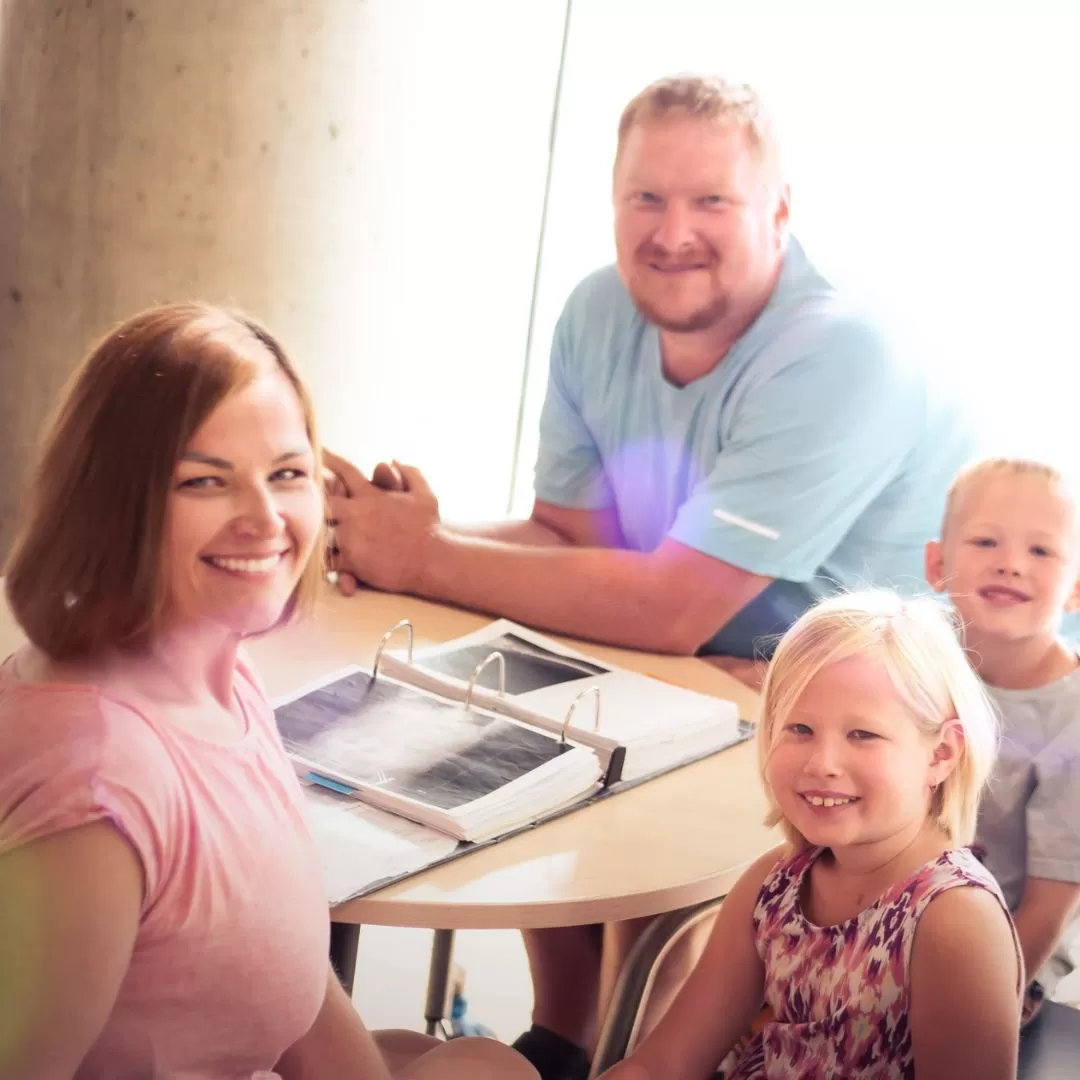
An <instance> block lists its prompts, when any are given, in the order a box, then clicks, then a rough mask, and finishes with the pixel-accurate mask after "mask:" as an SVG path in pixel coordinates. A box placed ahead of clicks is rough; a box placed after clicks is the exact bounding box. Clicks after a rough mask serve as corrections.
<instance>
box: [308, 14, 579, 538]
mask: <svg viewBox="0 0 1080 1080" xmlns="http://www.w3.org/2000/svg"><path fill="white" fill-rule="evenodd" d="M366 8H367V14H366V17H365V26H364V32H363V35H362V36H361V37H359V38H358V40H357V41H356V42H355V43H354V44H352V45H351V46H350V51H349V55H348V59H347V61H346V62H348V63H350V64H351V66H352V68H353V70H354V71H355V94H356V95H357V98H358V99H359V101H361V102H362V103H363V104H362V106H359V105H358V106H357V107H356V108H355V109H349V108H346V109H345V112H346V113H352V114H353V115H362V117H363V130H362V132H359V133H357V132H350V133H348V135H347V136H346V134H345V133H343V136H342V137H343V138H346V137H347V138H349V140H350V141H351V145H352V150H353V153H354V154H355V157H356V168H355V171H350V172H349V173H348V174H346V173H340V174H339V175H338V181H337V186H336V188H333V189H331V188H327V189H326V190H323V191H321V192H319V197H320V198H322V199H323V200H324V205H325V208H326V209H325V213H326V214H328V215H335V216H336V217H337V218H338V219H339V225H338V228H337V233H338V243H337V246H336V248H335V249H333V250H329V251H327V258H328V259H330V260H336V261H340V263H341V264H342V273H341V275H340V277H338V278H337V279H336V280H335V275H334V274H333V273H332V272H325V273H323V274H322V275H321V279H322V285H323V287H326V288H329V290H330V294H329V295H327V296H325V297H324V298H323V300H322V306H323V307H325V308H326V309H327V310H330V311H333V312H335V316H334V318H333V319H332V320H328V322H327V325H326V330H325V334H324V337H323V340H322V342H321V345H320V347H318V348H317V349H315V350H314V351H315V352H316V353H318V355H313V356H310V357H309V358H308V362H307V364H306V368H307V370H308V372H309V373H310V375H311V378H312V381H313V384H314V390H315V397H316V404H317V406H318V410H319V415H320V419H321V422H322V426H323V433H324V438H325V441H326V442H327V444H328V445H329V446H331V447H332V448H335V449H337V450H338V452H339V453H344V454H346V455H349V456H351V457H353V458H354V459H356V460H357V461H358V462H359V463H360V464H361V465H362V466H364V467H368V468H370V467H371V466H372V465H374V463H375V462H376V461H378V460H380V459H381V458H386V457H391V456H393V457H397V458H398V459H399V460H402V461H406V462H410V463H413V464H416V465H419V466H420V467H421V468H422V469H423V470H424V472H425V474H426V475H427V476H428V478H429V480H430V481H431V483H432V486H433V487H434V488H435V490H436V492H437V493H438V494H439V495H440V497H441V502H442V510H443V514H444V516H445V517H446V518H448V519H464V518H484V517H501V516H503V515H504V514H505V512H506V506H507V497H508V493H509V489H510V473H511V462H512V457H513V449H514V441H515V437H516V430H517V418H518V406H519V402H520V399H521V390H522V377H523V372H524V365H525V349H526V338H527V327H528V316H529V306H530V302H531V297H532V288H533V278H534V273H535V267H536V258H537V248H538V243H539V232H540V221H541V210H542V205H543V194H544V183H545V176H546V170H547V161H548V151H549V139H550V130H551V119H552V109H553V104H554V97H555V84H556V78H557V74H558V64H559V53H560V50H561V47H562V35H563V26H564V19H565V10H566V8H565V3H564V2H563V0H513V3H507V2H505V0H455V2H454V3H448V2H446V0H378V2H376V0H370V2H369V3H368V4H367V5H366ZM335 52H336V54H337V55H335V56H334V57H332V58H330V57H327V58H326V60H325V61H324V62H331V61H332V62H334V63H340V62H342V59H343V56H342V54H343V53H344V52H345V50H344V48H343V47H342V46H340V45H339V46H337V47H336V49H335ZM358 248H359V251H358V250H357V249H358ZM358 271H359V272H358ZM335 289H336V293H335V291H334V290H335ZM299 311H300V312H301V313H302V311H303V305H300V307H299ZM342 313H349V314H350V319H349V320H346V319H344V318H343V317H342ZM346 321H351V322H352V327H351V328H346V326H345V323H346ZM313 332H314V330H313V328H312V327H310V326H307V327H305V336H306V339H307V340H308V341H309V342H310V340H311V335H312V333H313ZM309 348H310V346H309Z"/></svg>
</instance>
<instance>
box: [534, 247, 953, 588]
mask: <svg viewBox="0 0 1080 1080" xmlns="http://www.w3.org/2000/svg"><path fill="white" fill-rule="evenodd" d="M973 452H974V442H973V439H972V438H971V435H970V433H969V430H968V427H967V425H966V424H965V423H964V421H963V419H962V416H961V414H960V412H959V411H958V410H957V409H956V408H955V407H954V406H953V404H952V403H951V401H950V400H949V399H948V397H947V396H946V395H945V394H944V393H943V392H941V391H939V390H936V389H935V388H934V386H933V384H932V380H931V379H930V377H929V374H928V373H927V372H926V371H924V370H923V369H922V368H921V367H920V366H919V365H918V364H917V363H913V362H912V360H911V359H910V358H908V357H900V356H898V355H896V354H895V353H894V352H893V351H892V350H891V349H890V348H889V346H888V343H887V342H886V341H885V340H884V338H883V337H882V335H881V333H880V332H879V331H878V330H877V329H876V328H875V327H874V326H873V325H872V324H871V322H870V321H868V320H867V319H866V318H865V317H864V316H862V315H860V314H859V313H857V312H855V311H853V310H850V309H849V308H847V307H846V306H845V305H844V303H843V301H842V300H841V298H840V297H839V296H838V295H837V293H836V290H835V289H834V288H833V287H832V286H831V285H830V284H829V282H827V281H826V280H825V279H824V278H823V277H822V276H821V275H820V274H819V273H818V272H817V271H816V270H815V269H814V267H813V266H812V265H811V264H810V262H809V260H808V259H807V258H806V256H805V254H804V253H803V251H802V249H801V248H800V247H799V245H798V244H797V243H796V242H795V241H794V240H792V241H790V242H789V246H788V250H787V253H786V255H785V259H784V266H783V269H782V272H781V275H780V278H779V281H778V283H777V287H776V289H775V290H774V292H773V296H772V298H771V299H770V301H769V303H768V305H767V306H766V307H765V309H764V311H763V312H762V313H761V315H760V316H759V317H758V318H757V320H756V321H755V322H754V323H753V324H752V325H751V326H750V328H749V329H748V330H747V331H746V333H745V334H744V335H743V337H742V338H740V339H739V341H738V342H737V343H736V344H735V346H734V347H733V348H732V349H731V350H730V351H729V352H728V354H727V355H726V356H725V357H724V359H723V362H722V363H720V364H719V365H718V366H717V367H716V368H715V369H714V370H713V371H711V372H710V373H709V374H707V375H705V376H703V377H702V378H700V379H697V380H695V381H694V382H692V383H690V384H689V385H687V386H684V387H677V386H674V385H672V384H671V383H669V382H668V381H667V380H666V379H665V377H664V375H663V370H662V366H661V354H660V339H659V334H658V331H657V329H656V327H655V326H653V325H651V324H650V323H649V322H647V321H646V319H645V318H644V317H643V316H642V315H641V313H640V312H639V311H638V310H637V308H636V307H635V306H634V303H633V301H632V300H631V298H630V295H629V293H628V292H627V291H626V288H625V286H624V285H623V283H622V281H621V280H620V278H619V276H618V273H617V272H616V270H615V268H614V267H608V268H605V269H603V270H599V271H597V272H596V273H594V274H591V275H590V276H589V277H587V278H586V279H585V280H584V281H583V282H582V283H581V284H580V285H579V286H578V287H577V288H576V289H575V290H574V292H573V293H572V294H571V296H570V299H569V300H568V302H567V304H566V307H565V309H564V311H563V313H562V316H561V318H560V320H559V323H558V325H557V327H556V330H555V336H554V341H553V344H552V353H551V370H550V373H549V377H548V389H547V398H546V401H545V403H544V409H543V413H542V417H541V425H540V450H539V455H538V459H537V464H536V480H535V490H536V496H537V498H539V499H541V500H543V501H545V502H550V503H553V504H556V505H559V506H566V507H576V508H591V509H599V508H604V507H610V506H614V507H615V508H616V510H617V513H618V519H619V523H620V525H621V528H622V534H623V538H624V540H625V541H626V544H627V546H628V547H630V548H632V549H636V550H638V551H652V550H654V549H655V548H656V547H657V546H658V545H659V544H660V543H661V542H662V541H663V540H664V539H665V538H666V537H671V538H673V539H675V540H677V541H679V542H680V543H682V544H685V545H687V546H689V547H692V548H695V549H697V550H698V551H702V552H704V553H705V554H707V555H711V556H713V557H714V558H717V559H723V560H724V561H725V562H729V563H731V564H733V565H735V566H738V567H741V568H742V569H744V570H747V571H751V572H753V573H756V574H762V575H765V576H768V577H774V578H780V579H785V580H787V581H792V582H806V583H810V584H811V585H812V587H813V589H814V591H815V592H826V591H831V590H832V589H834V588H835V587H836V584H839V585H841V586H846V587H863V586H867V585H871V584H873V585H881V586H893V587H895V588H898V589H900V590H903V591H906V592H915V591H923V590H924V589H925V588H926V586H925V583H924V578H923V549H924V545H925V543H926V541H927V540H929V539H931V538H933V537H935V536H937V535H938V533H939V530H940V526H941V516H942V511H943V509H944V504H945V493H946V491H947V489H948V487H949V484H950V483H951V481H952V479H953V476H954V475H955V473H956V472H957V470H958V469H959V468H960V466H961V465H962V464H964V462H965V461H967V460H968V459H969V458H970V457H971V456H972V454H973Z"/></svg>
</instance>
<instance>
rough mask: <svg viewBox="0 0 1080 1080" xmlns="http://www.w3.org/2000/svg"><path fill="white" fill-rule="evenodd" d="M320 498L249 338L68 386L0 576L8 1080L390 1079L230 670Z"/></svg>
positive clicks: (432, 1059)
mask: <svg viewBox="0 0 1080 1080" xmlns="http://www.w3.org/2000/svg"><path fill="white" fill-rule="evenodd" d="M319 477H320V454H319V445H318V440H317V438H316V434H315V426H314V421H313V417H312V410H311V404H310V401H309V399H308V396H307V393H306V391H305V389H304V387H303V385H302V383H301V381H300V379H299V377H298V376H297V374H296V372H295V370H294V369H293V367H292V365H291V364H290V362H289V360H288V358H287V357H286V356H285V354H284V353H283V351H282V350H281V348H280V346H279V345H278V344H277V343H276V342H275V341H274V339H273V338H272V337H271V336H270V335H269V334H268V333H267V332H266V331H265V330H264V329H262V328H261V327H259V326H258V325H256V324H255V323H253V322H251V321H250V320H248V319H246V318H244V317H242V316H239V315H234V314H230V313H227V312H224V311H220V310H217V309H213V308H209V307H203V306H200V305H177V306H170V307H162V308H157V309H154V310H151V311H148V312H145V313H143V314H142V315H139V316H137V317H135V318H134V319H132V320H130V321H129V322H127V323H126V324H124V325H122V326H120V327H119V328H118V329H117V330H115V331H114V332H113V333H112V334H110V335H109V336H108V337H107V338H106V339H105V340H104V341H102V342H101V344H100V345H98V347H97V348H96V349H95V350H94V351H93V352H92V353H91V354H90V356H89V357H88V358H87V359H86V361H85V362H84V363H83V365H82V367H81V368H80V369H79V371H78V372H77V373H76V375H75V376H74V378H73V380H72V382H71V384H70V386H69V388H68V390H67V392H66V394H65V396H64V400H63V403H62V405H61V407H60V410H59V413H58V415H57V416H56V418H55V420H54V421H53V423H52V426H51V428H50V430H49V432H48V434H47V437H46V440H45V445H44V448H43V452H42V456H41V460H40V465H39V468H38V470H37V474H36V477H35V479H34V482H33V484H32V487H31V490H30V493H29V498H28V501H27V504H26V507H25V514H24V517H23V521H22V524H21V529H20V531H19V534H18V537H17V539H16V542H15V546H14V549H13V551H12V554H11V558H10V561H9V564H8V567H7V578H6V588H7V595H8V601H9V603H10V606H11V610H12V612H13V613H14V615H15V618H16V619H17V620H18V622H19V624H20V625H21V627H22V628H23V630H24V632H25V634H26V636H27V638H28V639H29V643H28V644H27V645H26V646H25V647H24V648H22V649H21V650H19V651H18V652H17V653H16V654H14V655H13V656H12V657H10V658H9V659H8V660H7V661H6V662H5V663H4V665H3V667H2V668H0V926H2V927H3V928H4V933H3V934H2V935H0V1003H2V1008H0V1014H2V1017H3V1018H2V1019H0V1077H2V1078H3V1080H8V1078H14V1077H19V1078H25V1077H31V1076H32V1077H35V1078H36V1080H54V1078H55V1080H60V1078H63V1080H70V1078H72V1077H77V1078H79V1080H87V1078H98V1077H100V1078H103V1080H104V1078H108V1080H128V1078H131V1080H134V1078H136V1077H138V1078H140V1080H141V1078H145V1077H170V1078H172V1077H180V1076H183V1077H196V1076H197V1077H199V1078H206V1080H210V1078H213V1080H226V1078H228V1080H239V1078H241V1077H243V1078H245V1080H250V1078H259V1080H266V1078H268V1077H272V1076H280V1077H281V1078H283V1080H299V1078H308V1077H312V1078H314V1077H318V1078H331V1077H333V1078H335V1080H336V1078H338V1077H357V1078H358V1080H389V1076H390V1073H389V1071H388V1067H387V1064H386V1062H385V1061H384V1060H383V1058H382V1056H381V1055H380V1054H379V1052H378V1050H377V1049H376V1047H375V1044H374V1042H373V1040H372V1038H371V1036H370V1034H369V1033H368V1032H367V1031H366V1030H365V1028H364V1026H363V1024H362V1023H361V1022H360V1020H359V1018H358V1017H357V1015H356V1013H355V1011H354V1010H353V1008H352V1005H351V1003H350V1002H349V1000H348V998H347V996H346V995H345V993H344V992H343V991H342V989H341V987H340V985H339V984H338V982H337V980H336V978H335V977H334V975H333V973H332V972H331V971H330V970H329V965H328V963H327V960H326V956H327V941H328V913H327V906H326V901H325V897H324V895H323V893H322V890H321V885H320V873H319V868H318V864H317V860H316V856H315V854H314V850H313V847H312V844H311V842H310V839H309V837H308V834H307V831H306V828H305V824H304V819H303V796H302V793H301V791H300V788H299V786H298V784H297V782H296V779H295V777H294V775H293V772H292V769H291V767H290V765H289V762H288V760H287V759H286V757H285V754H284V752H283V750H282V748H281V745H280V742H279V741H278V738H277V733H276V730H275V728H274V722H273V715H272V712H271V710H270V707H269V705H268V703H267V700H266V697H265V694H264V693H263V691H262V689H261V686H260V684H259V681H258V678H257V676H256V674H255V672H254V671H253V669H252V667H251V666H250V664H249V663H248V661H247V660H246V659H245V657H244V655H243V652H242V650H241V643H242V642H243V639H244V638H246V637H249V636H252V635H255V634H260V633H263V632H265V631H267V630H270V629H272V628H273V627H274V626H275V625H277V624H278V623H280V622H282V621H283V620H285V619H287V618H288V617H289V616H290V615H291V614H292V613H293V612H294V611H297V610H299V609H301V608H303V607H305V606H307V605H308V604H309V603H310V602H311V599H312V597H313V595H314V590H315V587H316V583H317V579H318V577H319V574H320V562H321V552H322V535H321V534H322V520H323V497H322V492H321V488H320V484H319ZM416 1039H417V1040H419V1048H420V1049H424V1050H427V1049H428V1044H427V1043H424V1042H423V1041H422V1040H421V1039H420V1037H416ZM393 1047H394V1061H395V1062H403V1063H404V1066H403V1071H402V1072H401V1073H400V1074H399V1075H401V1076H409V1077H416V1078H420V1077H449V1076H454V1075H461V1076H469V1077H479V1076H488V1075H489V1076H491V1077H496V1076H497V1077H499V1078H500V1080H501V1078H503V1077H513V1076H518V1075H520V1076H522V1077H528V1076H535V1074H534V1073H532V1071H531V1069H529V1067H528V1066H527V1065H525V1064H524V1062H522V1060H521V1059H520V1058H517V1056H516V1055H514V1054H513V1052H512V1051H510V1050H509V1049H508V1048H505V1047H502V1046H499V1045H498V1044H496V1043H492V1042H489V1041H487V1040H463V1041H462V1043H461V1044H460V1045H454V1044H450V1045H444V1046H440V1047H438V1048H437V1049H434V1050H431V1051H430V1052H429V1053H424V1054H422V1055H421V1056H419V1057H417V1056H416V1053H417V1050H416V1048H415V1046H414V1045H406V1046H404V1047H403V1046H402V1044H401V1040H400V1039H398V1040H396V1041H394V1043H393ZM410 1057H412V1058H414V1060H412V1061H411V1062H410V1061H409V1058H410Z"/></svg>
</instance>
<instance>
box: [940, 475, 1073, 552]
mask: <svg viewBox="0 0 1080 1080" xmlns="http://www.w3.org/2000/svg"><path fill="white" fill-rule="evenodd" d="M992 476H1041V477H1042V478H1043V479H1044V480H1046V482H1047V483H1048V484H1049V485H1050V486H1051V487H1054V488H1057V489H1058V490H1059V491H1060V492H1061V494H1062V495H1063V496H1065V497H1066V498H1067V499H1069V500H1070V501H1072V503H1073V504H1074V505H1076V504H1077V501H1078V500H1077V486H1076V479H1075V477H1071V476H1067V475H1066V474H1065V473H1064V472H1062V471H1061V470H1060V469H1057V468H1055V467H1054V466H1053V465H1050V464H1049V463H1047V462H1045V461H1036V460H1035V459H1034V458H1022V457H985V458H979V459H977V460H975V461H972V462H969V463H968V464H967V465H965V466H964V467H963V468H962V469H961V470H960V471H959V472H958V473H957V474H956V477H955V478H954V479H953V482H952V484H951V485H950V486H949V493H948V495H946V497H945V517H944V519H943V521H942V523H941V535H942V536H944V535H945V533H946V532H947V531H948V528H949V523H950V522H951V521H952V520H953V518H954V517H955V516H956V511H957V508H958V506H959V505H960V502H961V500H962V498H963V496H964V493H965V492H967V491H969V490H970V489H971V488H972V487H974V486H975V485H976V484H978V483H979V482H980V481H981V480H986V479H988V478H989V477H992Z"/></svg>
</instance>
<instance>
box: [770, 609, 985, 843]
mask: <svg viewBox="0 0 1080 1080" xmlns="http://www.w3.org/2000/svg"><path fill="white" fill-rule="evenodd" d="M867 654H871V655H873V656H874V658H875V659H878V660H880V662H881V663H882V664H883V665H884V667H885V669H886V671H887V672H888V673H889V675H890V677H891V678H892V682H893V685H894V686H895V687H896V691H897V694H898V695H899V696H900V698H901V700H902V701H903V703H904V704H905V706H906V707H907V709H908V710H909V711H910V713H911V715H912V720H913V721H914V723H915V724H917V725H918V727H919V728H920V730H922V731H923V732H925V733H926V734H927V735H931V736H932V735H935V734H937V733H938V732H940V731H941V729H942V727H943V726H944V724H945V722H946V721H948V720H950V719H953V718H955V719H956V720H957V721H959V724H960V727H961V729H962V731H963V735H964V740H963V747H962V749H961V755H960V760H959V761H958V762H957V764H956V767H955V768H954V769H953V770H952V772H951V773H949V775H948V776H947V777H946V778H945V779H944V780H943V781H942V782H941V783H940V784H939V785H938V787H937V790H936V791H935V792H934V796H933V801H932V804H931V813H932V815H933V817H934V819H935V821H936V823H937V824H938V825H939V826H940V827H941V828H942V830H944V832H945V834H946V835H947V836H948V837H949V840H950V841H951V842H952V843H953V844H955V845H957V846H959V847H962V846H964V845H966V844H970V843H971V841H972V840H973V839H974V836H975V819H976V814H977V812H978V808H979V798H980V796H981V794H982V789H983V785H984V784H985V783H986V781H987V780H988V779H989V777H990V773H991V770H992V769H993V766H994V759H995V757H996V754H997V740H998V721H997V715H996V713H995V711H994V707H993V705H992V704H991V702H990V699H989V698H988V697H987V695H986V692H985V691H984V689H983V686H982V683H981V682H980V681H979V678H978V676H977V675H976V674H975V672H974V671H973V670H972V669H971V666H970V665H969V664H968V662H967V660H966V658H965V656H964V652H963V649H962V648H961V646H960V643H959V641H958V640H957V637H956V631H955V629H954V627H953V624H952V622H951V621H950V619H949V615H948V612H947V610H946V609H944V608H943V607H942V606H941V605H940V604H938V603H936V602H935V601H933V600H931V599H929V598H921V599H914V600H905V599H901V598H900V597H899V596H897V595H896V594H895V593H892V592H888V591H885V590H868V591H865V592H859V593H846V594H841V595H839V596H834V597H830V598H829V599H827V600H823V601H822V602H821V603H819V604H817V605H816V606H815V607H812V608H811V609H810V610H809V611H807V612H806V613H805V614H804V615H803V616H802V617H801V618H800V619H799V620H798V621H797V622H796V623H795V625H794V626H792V627H791V629H790V630H788V632H787V633H786V634H785V635H784V637H783V638H782V639H781V641H780V644H779V645H778V646H777V649H776V653H775V654H774V656H773V659H772V663H771V664H770V665H769V671H768V675H767V676H766V678H765V685H764V687H763V689H762V694H763V698H764V700H763V705H762V711H761V720H760V723H759V724H758V730H757V747H758V767H759V769H760V771H761V781H762V784H763V785H764V787H765V793H766V795H767V797H768V799H769V803H770V811H769V814H768V817H767V818H766V824H768V825H777V824H778V825H780V826H781V828H782V830H783V832H784V834H785V835H786V836H787V839H788V840H789V841H790V842H791V843H792V844H794V845H795V846H796V847H806V846H808V844H809V841H807V839H806V838H805V837H804V836H803V835H802V834H801V833H800V832H799V831H798V830H797V829H796V828H795V827H794V826H793V825H792V824H791V822H790V821H788V820H787V819H786V818H785V817H784V816H783V814H782V813H781V812H780V807H779V804H778V803H777V801H776V797H775V795H774V794H773V792H772V790H771V789H770V787H769V783H768V779H767V778H766V766H767V765H768V762H769V757H770V755H771V753H772V748H773V746H774V744H775V742H776V739H777V736H778V733H779V732H780V731H782V730H783V728H784V725H785V724H786V723H787V719H788V717H789V716H790V714H791V712H792V710H793V708H794V707H795V704H796V702H797V701H798V699H799V698H800V696H801V695H802V693H803V691H804V690H805V689H806V687H807V684H808V683H809V682H810V680H811V679H813V678H814V676H815V675H817V674H818V672H820V671H821V670H822V669H823V668H825V667H827V666H828V665H830V664H834V663H836V662H838V661H840V660H846V659H848V658H850V657H853V656H864V655H867Z"/></svg>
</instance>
